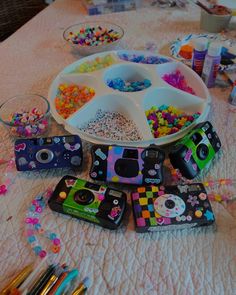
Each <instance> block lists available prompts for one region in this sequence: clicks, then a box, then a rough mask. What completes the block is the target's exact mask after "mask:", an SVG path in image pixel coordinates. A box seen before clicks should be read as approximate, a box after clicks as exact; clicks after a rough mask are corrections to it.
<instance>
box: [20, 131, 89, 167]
mask: <svg viewBox="0 0 236 295" xmlns="http://www.w3.org/2000/svg"><path fill="white" fill-rule="evenodd" d="M82 159H83V151H82V143H81V139H80V137H79V136H77V135H69V136H54V137H47V138H30V139H18V140H16V142H15V162H16V168H17V170H19V171H27V170H39V169H50V168H64V167H73V168H77V167H80V166H81V165H82Z"/></svg>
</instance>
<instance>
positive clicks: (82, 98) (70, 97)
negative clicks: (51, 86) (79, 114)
mask: <svg viewBox="0 0 236 295" xmlns="http://www.w3.org/2000/svg"><path fill="white" fill-rule="evenodd" d="M94 95H95V91H94V89H93V88H90V87H87V86H79V85H75V84H71V85H68V84H60V85H59V87H58V92H57V96H56V98H55V107H56V110H57V112H58V113H59V115H61V116H62V117H63V118H64V119H67V118H68V117H69V116H70V115H72V114H73V113H74V112H76V111H77V110H78V109H79V108H81V107H82V106H83V105H84V104H85V103H87V102H88V101H89V100H90V99H91V98H92V97H93V96H94Z"/></svg>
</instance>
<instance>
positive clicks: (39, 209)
mask: <svg viewBox="0 0 236 295" xmlns="http://www.w3.org/2000/svg"><path fill="white" fill-rule="evenodd" d="M35 211H36V212H37V213H42V211H43V210H42V207H40V206H39V207H36V209H35Z"/></svg>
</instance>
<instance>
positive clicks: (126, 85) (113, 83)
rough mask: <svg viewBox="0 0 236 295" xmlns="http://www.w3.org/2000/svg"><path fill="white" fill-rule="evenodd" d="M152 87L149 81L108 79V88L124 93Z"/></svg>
mask: <svg viewBox="0 0 236 295" xmlns="http://www.w3.org/2000/svg"><path fill="white" fill-rule="evenodd" d="M151 85H152V83H151V81H150V80H149V79H144V80H143V81H124V80H123V79H121V78H115V79H108V80H107V86H109V87H111V88H113V89H115V90H119V91H122V92H136V91H141V90H144V89H146V88H148V87H150V86H151Z"/></svg>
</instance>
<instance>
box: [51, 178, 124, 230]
mask: <svg viewBox="0 0 236 295" xmlns="http://www.w3.org/2000/svg"><path fill="white" fill-rule="evenodd" d="M126 201H127V197H126V194H125V193H124V192H121V191H118V190H115V189H112V188H109V187H107V186H104V185H98V184H95V183H91V182H88V181H86V180H82V179H79V178H76V177H74V176H68V175H67V176H64V177H63V178H62V179H61V180H60V182H59V183H58V184H57V186H56V188H55V190H54V192H53V194H52V196H51V198H50V199H49V201H48V205H49V207H50V208H51V209H52V210H53V211H57V212H59V213H63V214H68V215H71V216H74V217H77V218H79V219H83V220H85V221H89V222H92V223H95V224H97V225H100V226H102V227H105V228H109V229H117V228H118V227H119V226H120V224H121V222H122V219H123V216H124V214H125V209H126Z"/></svg>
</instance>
